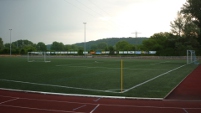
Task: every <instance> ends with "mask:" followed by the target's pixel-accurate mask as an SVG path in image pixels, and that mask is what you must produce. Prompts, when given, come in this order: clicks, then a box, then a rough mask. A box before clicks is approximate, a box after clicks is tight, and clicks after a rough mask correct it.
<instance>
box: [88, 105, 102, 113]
mask: <svg viewBox="0 0 201 113" xmlns="http://www.w3.org/2000/svg"><path fill="white" fill-rule="evenodd" d="M99 105H100V104H98V105H97V106H96V107H95V108H94V109H93V110H92V111H91V112H90V113H93V112H94V111H95V110H96V109H97V108H98V106H99Z"/></svg>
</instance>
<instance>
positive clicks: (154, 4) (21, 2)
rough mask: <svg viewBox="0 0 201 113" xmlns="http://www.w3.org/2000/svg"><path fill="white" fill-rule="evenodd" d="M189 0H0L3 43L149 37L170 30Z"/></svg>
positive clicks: (0, 26)
mask: <svg viewBox="0 0 201 113" xmlns="http://www.w3.org/2000/svg"><path fill="white" fill-rule="evenodd" d="M185 2H186V0H0V37H1V38H2V39H3V41H4V43H9V42H10V31H9V29H12V35H11V37H12V42H13V41H16V40H20V39H27V40H30V41H32V42H34V43H38V42H44V43H45V44H51V43H52V42H53V41H57V42H63V43H64V44H74V43H79V42H83V41H84V24H83V22H87V24H86V38H87V39H86V40H87V41H91V40H97V39H102V38H110V37H135V34H132V33H133V32H135V31H137V32H139V34H138V37H150V36H151V35H153V34H154V33H158V32H169V31H170V21H173V20H174V19H175V18H176V16H177V11H179V10H180V8H181V7H182V5H183V4H184V3H185Z"/></svg>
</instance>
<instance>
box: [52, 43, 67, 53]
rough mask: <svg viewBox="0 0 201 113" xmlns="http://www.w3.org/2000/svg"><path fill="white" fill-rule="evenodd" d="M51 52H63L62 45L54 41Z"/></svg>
mask: <svg viewBox="0 0 201 113" xmlns="http://www.w3.org/2000/svg"><path fill="white" fill-rule="evenodd" d="M51 50H53V51H63V50H64V44H63V43H61V42H60V43H59V42H56V41H54V42H53V43H52V46H51Z"/></svg>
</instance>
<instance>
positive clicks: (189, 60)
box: [187, 50, 199, 64]
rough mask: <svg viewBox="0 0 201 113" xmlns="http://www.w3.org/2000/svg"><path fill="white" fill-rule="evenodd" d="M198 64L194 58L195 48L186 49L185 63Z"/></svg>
mask: <svg viewBox="0 0 201 113" xmlns="http://www.w3.org/2000/svg"><path fill="white" fill-rule="evenodd" d="M192 63H194V64H199V63H198V61H197V58H196V54H195V50H187V64H192Z"/></svg>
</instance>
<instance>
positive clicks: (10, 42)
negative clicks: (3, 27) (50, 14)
mask: <svg viewBox="0 0 201 113" xmlns="http://www.w3.org/2000/svg"><path fill="white" fill-rule="evenodd" d="M9 30H10V56H11V54H12V53H11V31H12V29H9Z"/></svg>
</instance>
